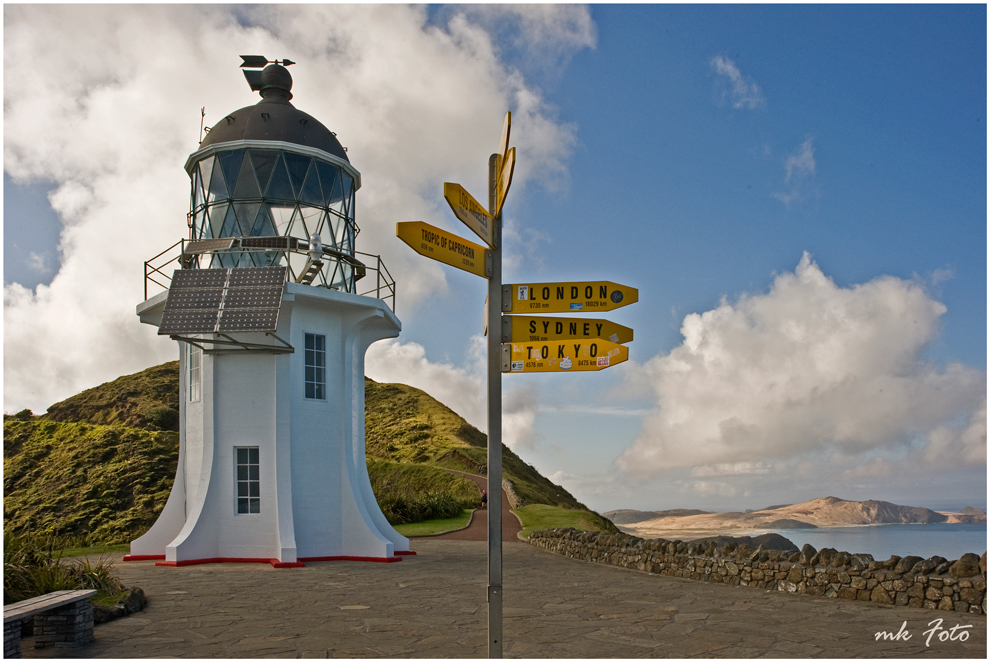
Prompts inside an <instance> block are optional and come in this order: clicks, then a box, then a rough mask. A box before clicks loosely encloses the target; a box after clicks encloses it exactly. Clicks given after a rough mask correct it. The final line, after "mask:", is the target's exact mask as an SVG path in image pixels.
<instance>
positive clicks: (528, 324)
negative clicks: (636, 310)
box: [502, 315, 633, 345]
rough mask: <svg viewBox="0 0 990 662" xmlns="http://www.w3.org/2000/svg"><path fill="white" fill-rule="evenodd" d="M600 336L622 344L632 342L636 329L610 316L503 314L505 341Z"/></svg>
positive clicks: (503, 337)
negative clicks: (615, 320)
mask: <svg viewBox="0 0 990 662" xmlns="http://www.w3.org/2000/svg"><path fill="white" fill-rule="evenodd" d="M591 338H600V339H602V340H608V341H610V342H614V343H618V344H620V345H622V344H625V343H627V342H632V339H633V330H632V329H630V328H629V327H627V326H622V325H621V324H616V323H615V322H609V321H608V320H601V319H591V318H588V317H584V318H576V317H531V316H529V315H507V316H505V317H503V318H502V342H515V343H520V342H537V341H545V340H575V339H591Z"/></svg>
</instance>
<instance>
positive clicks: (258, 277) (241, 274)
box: [227, 267, 285, 288]
mask: <svg viewBox="0 0 990 662" xmlns="http://www.w3.org/2000/svg"><path fill="white" fill-rule="evenodd" d="M284 282H285V267H245V268H242V269H231V270H230V278H229V280H228V281H227V286H228V287H231V288H239V287H263V286H265V285H268V286H272V285H278V286H279V287H281V286H282V284H283V283H284Z"/></svg>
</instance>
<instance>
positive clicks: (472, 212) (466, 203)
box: [443, 182, 495, 248]
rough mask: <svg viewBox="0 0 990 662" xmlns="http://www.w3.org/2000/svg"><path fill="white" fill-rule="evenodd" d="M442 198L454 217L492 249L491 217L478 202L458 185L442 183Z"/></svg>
mask: <svg viewBox="0 0 990 662" xmlns="http://www.w3.org/2000/svg"><path fill="white" fill-rule="evenodd" d="M443 197H444V198H445V199H446V200H447V204H448V205H450V208H451V210H452V211H453V212H454V216H456V217H457V218H459V219H460V221H461V223H463V224H464V225H466V226H468V227H469V228H471V230H473V231H474V233H475V234H476V235H478V236H479V237H481V238H482V239H483V240H484V242H485V243H486V244H488V245H489V246H492V247H493V248H494V246H495V243H494V240H493V238H492V221H493V220H494V219H493V218H492V215H491V214H489V213H488V210H487V209H485V208H484V207H483V206H482V205H481V203H480V202H478V201H477V200H475V199H474V198H473V197H472V196H471V194H470V193H468V192H467V191H466V190H464V187H463V186H461V185H460V184H452V183H450V182H444V183H443Z"/></svg>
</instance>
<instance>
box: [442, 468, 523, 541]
mask: <svg viewBox="0 0 990 662" xmlns="http://www.w3.org/2000/svg"><path fill="white" fill-rule="evenodd" d="M446 471H449V472H450V473H452V474H458V475H459V476H464V477H465V478H468V479H470V480H472V481H474V484H475V485H477V486H478V489H479V490H487V489H488V479H487V478H485V477H484V476H477V475H475V474H469V473H465V472H463V471H454V470H453V469H446ZM520 531H522V524H520V523H519V518H517V517H516V516H515V515H514V514H513V513H512V511H511V509H510V506H509V497H508V495H507V494H506V493H505V490H504V489H503V490H502V542H519V532H520ZM430 537H431V539H433V540H475V541H478V540H484V541H487V540H488V511H487V510H481V509H480V508H479V509H478V510H475V511H474V514H473V515H472V516H471V523H470V524H469V525H468V526H467V528H466V529H461V530H460V531H451V532H450V533H442V534H440V535H438V536H430Z"/></svg>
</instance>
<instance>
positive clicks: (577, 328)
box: [395, 113, 639, 658]
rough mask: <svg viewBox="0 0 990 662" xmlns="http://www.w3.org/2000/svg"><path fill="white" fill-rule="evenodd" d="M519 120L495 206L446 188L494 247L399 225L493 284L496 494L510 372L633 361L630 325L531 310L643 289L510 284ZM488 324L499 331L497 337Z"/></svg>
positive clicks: (603, 300)
mask: <svg viewBox="0 0 990 662" xmlns="http://www.w3.org/2000/svg"><path fill="white" fill-rule="evenodd" d="M511 123H512V114H511V113H506V115H505V122H504V124H503V125H502V138H501V140H500V141H499V146H498V152H497V153H496V154H493V155H492V156H491V157H490V158H489V160H488V186H489V191H488V205H487V207H486V206H485V205H483V204H481V203H480V202H478V201H477V200H476V199H475V198H474V197H473V196H472V195H471V194H470V193H468V192H467V191H466V190H465V189H464V187H463V186H461V185H460V184H454V183H451V182H445V183H444V185H443V197H444V199H446V200H447V204H449V205H450V209H451V211H453V212H454V216H456V217H457V218H458V220H460V221H461V222H462V223H463V224H464V225H466V226H467V227H468V228H470V230H471V231H472V232H474V233H475V234H476V235H478V237H480V238H481V240H482V241H484V242H485V246H482V245H480V244H476V243H474V242H471V241H468V240H466V239H462V238H461V237H458V236H457V235H455V234H451V233H450V232H446V231H444V230H441V229H439V228H435V227H433V226H432V225H429V224H428V223H423V222H422V221H409V222H403V223H397V224H396V226H395V234H396V236H397V237H398V238H399V239H401V240H402V241H404V242H405V243H406V244H408V245H409V246H410V247H411V248H412V249H413V250H414V251H416V252H417V253H419V254H420V255H424V256H426V257H428V258H432V259H434V260H437V261H439V262H443V263H444V264H449V265H450V266H452V267H457V268H458V269H463V270H464V271H467V272H468V273H472V274H475V275H476V276H481V277H482V278H485V279H487V280H488V298H487V299H486V301H485V332H486V335H488V457H487V460H488V492H489V493H490V494H493V495H495V494H500V493H501V489H502V373H503V372H509V373H513V372H582V371H593V370H602V369H604V368H608V367H611V366H613V365H615V364H617V363H621V362H623V361H626V360H628V358H629V349H628V348H627V347H624V346H623V345H624V343H627V342H632V339H633V330H632V329H630V328H628V327H625V326H622V325H620V324H615V323H613V322H609V321H608V320H601V319H589V318H580V319H579V318H562V317H560V318H558V317H534V316H532V313H575V312H595V313H600V312H606V311H610V310H614V309H616V308H621V307H622V306H627V305H629V304H631V303H635V302H636V301H638V300H639V290H637V289H636V288H634V287H627V286H625V285H618V284H616V283H612V282H610V281H582V282H574V283H531V284H516V285H502V247H501V246H500V244H501V237H502V229H501V226H502V206H503V205H504V203H505V199H506V196H507V195H508V193H509V187H510V186H511V184H512V173H513V171H514V169H515V164H516V149H515V147H512V148H510V147H509V132H510V128H511ZM486 246H487V247H486ZM526 313H530V315H527V314H526ZM503 314H505V316H504V317H503ZM488 329H492V330H493V332H492V333H491V334H488ZM499 331H500V332H499ZM488 656H489V657H495V658H500V657H502V500H501V499H499V498H497V497H495V498H493V499H491V501H490V502H489V509H488Z"/></svg>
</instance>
